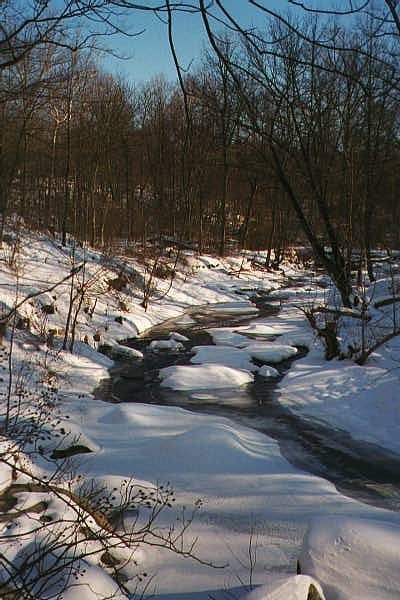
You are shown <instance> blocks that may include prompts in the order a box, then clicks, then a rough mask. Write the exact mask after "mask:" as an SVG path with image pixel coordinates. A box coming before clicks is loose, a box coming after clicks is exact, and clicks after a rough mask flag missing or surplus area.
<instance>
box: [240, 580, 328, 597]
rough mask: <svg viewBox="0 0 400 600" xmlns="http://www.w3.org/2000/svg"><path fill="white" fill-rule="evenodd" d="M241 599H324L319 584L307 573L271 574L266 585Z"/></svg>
mask: <svg viewBox="0 0 400 600" xmlns="http://www.w3.org/2000/svg"><path fill="white" fill-rule="evenodd" d="M243 600H325V596H324V593H323V591H322V588H321V586H320V585H319V583H318V582H317V581H315V579H313V578H312V577H309V576H307V575H286V576H276V577H273V576H271V578H270V581H269V582H268V583H267V584H266V585H262V586H261V587H259V588H257V589H256V590H254V591H253V592H250V593H249V594H246V595H245V596H244V599H243Z"/></svg>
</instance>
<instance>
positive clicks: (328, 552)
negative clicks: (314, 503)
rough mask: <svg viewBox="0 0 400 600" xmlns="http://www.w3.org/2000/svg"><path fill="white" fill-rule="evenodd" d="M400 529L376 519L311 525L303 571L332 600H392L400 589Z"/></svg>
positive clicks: (302, 559)
mask: <svg viewBox="0 0 400 600" xmlns="http://www.w3.org/2000/svg"><path fill="white" fill-rule="evenodd" d="M399 542H400V526H399V525H397V524H393V523H392V522H387V523H385V522H384V521H375V520H373V519H368V520H366V519H355V518H352V519H346V518H340V519H339V518H337V517H332V518H328V517H325V518H322V519H315V520H313V521H312V522H311V524H310V526H309V529H308V531H307V534H306V537H305V540H304V544H303V548H302V551H301V555H300V566H301V568H302V570H305V571H306V572H307V573H309V574H311V575H313V576H314V577H316V578H317V579H318V581H319V582H320V583H321V585H322V587H323V589H324V590H325V594H326V596H327V598H335V600H344V599H347V598H362V599H363V600H377V598H379V600H391V599H393V598H396V597H398V595H399V589H400V571H399V562H400V544H399Z"/></svg>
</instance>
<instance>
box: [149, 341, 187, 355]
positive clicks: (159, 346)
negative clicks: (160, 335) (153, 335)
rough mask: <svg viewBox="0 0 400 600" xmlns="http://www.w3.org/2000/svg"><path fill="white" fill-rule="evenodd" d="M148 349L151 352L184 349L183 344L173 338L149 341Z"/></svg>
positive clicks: (179, 350)
mask: <svg viewBox="0 0 400 600" xmlns="http://www.w3.org/2000/svg"><path fill="white" fill-rule="evenodd" d="M149 350H150V351H151V352H155V353H158V352H163V351H165V350H168V351H170V352H181V351H182V350H184V346H183V344H182V343H181V342H177V341H176V340H175V339H174V338H172V339H170V340H153V341H152V342H150V345H149Z"/></svg>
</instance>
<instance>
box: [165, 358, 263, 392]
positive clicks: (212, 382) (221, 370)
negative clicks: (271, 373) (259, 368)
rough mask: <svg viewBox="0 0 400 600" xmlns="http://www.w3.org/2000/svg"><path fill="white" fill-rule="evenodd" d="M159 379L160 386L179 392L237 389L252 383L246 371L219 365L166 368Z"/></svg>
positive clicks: (251, 376) (250, 375) (250, 376)
mask: <svg viewBox="0 0 400 600" xmlns="http://www.w3.org/2000/svg"><path fill="white" fill-rule="evenodd" d="M160 377H161V379H162V381H161V385H162V386H164V387H169V388H172V389H174V390H181V391H183V390H217V389H218V390H220V389H229V388H237V387H241V386H243V385H246V384H248V383H251V382H252V381H253V375H252V374H251V373H249V372H248V371H246V370H244V369H240V368H232V367H227V366H225V365H221V364H216V365H212V364H204V365H194V366H185V365H176V366H171V367H166V368H165V369H161V371H160Z"/></svg>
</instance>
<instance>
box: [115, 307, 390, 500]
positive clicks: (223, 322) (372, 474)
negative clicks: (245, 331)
mask: <svg viewBox="0 0 400 600" xmlns="http://www.w3.org/2000/svg"><path fill="white" fill-rule="evenodd" d="M264 300H265V299H264ZM261 305H262V311H261V314H260V315H259V317H258V318H260V316H263V317H264V318H265V316H266V315H268V314H276V312H277V310H279V307H278V306H276V305H274V306H273V305H266V304H265V302H264V301H263V299H262V298H261ZM254 321H256V319H255V318H254V315H249V314H246V313H241V314H238V313H237V312H236V311H232V312H231V313H229V311H227V312H224V313H223V312H219V311H218V312H217V313H216V312H215V310H212V309H211V307H197V308H195V309H191V310H190V311H188V312H186V313H185V314H184V315H181V316H180V317H179V318H176V319H173V320H170V321H167V322H165V323H163V324H161V325H158V326H156V327H154V328H152V329H151V330H148V331H147V332H146V333H145V335H144V336H142V337H140V338H136V339H133V340H130V342H129V345H130V346H131V347H134V348H136V349H138V350H141V351H142V352H144V354H145V358H144V361H143V363H138V364H137V365H133V366H132V365H129V366H128V365H119V366H117V367H116V368H115V369H114V371H113V373H112V378H111V382H110V387H109V393H110V394H111V396H112V397H113V398H114V401H115V400H116V399H118V400H120V401H122V402H140V403H149V404H157V405H171V406H180V407H183V408H187V409H190V410H193V411H198V412H202V413H207V414H216V415H219V416H224V417H228V418H230V419H232V420H234V421H236V422H239V423H241V424H242V425H246V426H248V427H251V428H253V429H256V430H258V431H260V432H262V433H264V434H266V435H268V436H270V437H272V438H274V439H275V440H277V442H278V443H279V447H280V450H281V453H282V455H283V456H284V457H285V458H286V459H287V460H288V461H289V462H290V463H291V464H293V465H294V466H296V467H298V468H300V469H302V470H303V471H306V472H308V473H312V474H314V475H318V476H321V477H323V478H324V479H327V480H329V481H331V482H332V483H333V484H334V485H335V486H336V488H337V489H338V490H339V491H340V492H342V493H343V494H345V495H347V496H349V497H352V498H355V499H357V500H360V501H362V502H365V503H368V504H371V505H373V506H376V507H382V508H386V509H390V510H395V511H398V510H399V509H400V457H399V456H397V455H395V454H391V453H390V452H388V451H385V450H384V449H382V448H380V447H378V446H375V445H373V444H369V443H363V442H360V441H356V440H354V439H352V437H351V436H350V435H349V434H347V433H345V432H343V431H340V430H332V429H329V428H328V427H326V426H324V425H322V424H320V423H316V422H313V421H311V420H305V419H304V418H299V417H297V416H296V415H294V414H293V413H291V412H290V411H288V410H286V409H285V408H283V407H282V406H281V405H280V403H279V402H278V401H277V396H278V394H279V389H278V385H277V380H266V379H264V378H263V377H257V376H256V378H255V382H254V384H251V385H250V386H249V387H248V388H247V389H246V390H237V391H236V390H235V391H232V390H229V391H227V390H222V391H221V390H220V391H217V392H213V394H212V398H211V399H208V400H207V398H204V397H203V398H200V399H199V398H197V399H196V397H195V395H193V394H190V393H187V392H181V391H175V390H170V389H168V388H164V387H160V385H159V379H158V371H159V369H160V368H163V367H166V366H170V365H172V364H187V363H188V362H189V360H190V357H191V356H192V353H191V348H192V347H193V346H194V345H196V346H198V345H202V344H210V343H211V341H210V336H209V335H208V334H207V333H206V331H205V329H209V328H211V327H224V326H225V327H228V326H229V327H232V326H234V325H243V324H244V323H249V322H254ZM171 331H177V332H179V333H181V334H184V335H185V336H187V337H188V338H189V339H190V341H189V342H187V343H185V351H184V352H182V353H179V354H176V353H175V354H174V353H171V352H162V353H158V354H156V353H152V352H148V351H147V349H148V346H149V344H150V342H151V341H152V340H154V339H157V340H160V339H167V338H168V335H169V333H170V332H171ZM263 340H265V336H264V337H263ZM299 350H300V352H299V354H298V357H301V356H302V355H304V349H299ZM302 353H303V354H302ZM291 362H292V361H290V360H289V361H284V362H282V363H281V364H280V365H279V366H278V369H279V371H280V373H281V376H282V377H283V376H284V374H285V372H287V370H288V369H290V365H291Z"/></svg>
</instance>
